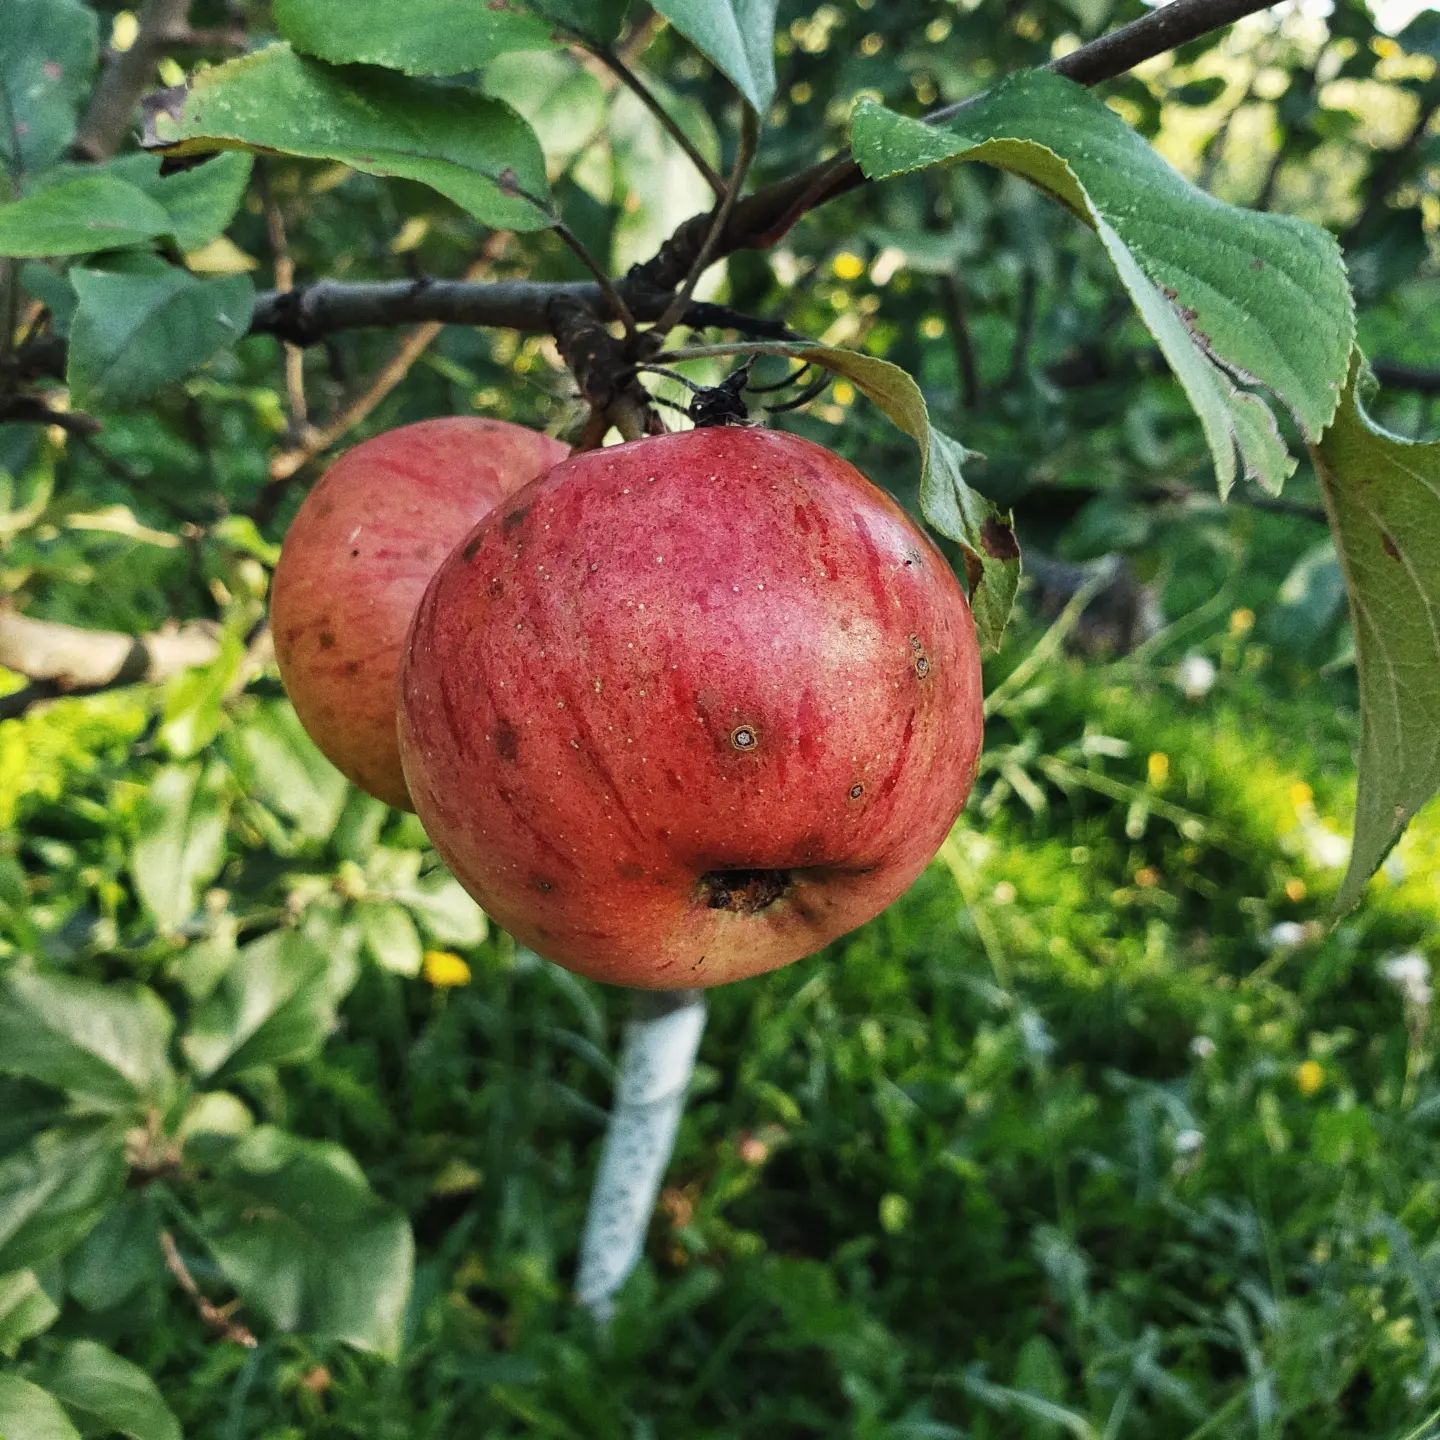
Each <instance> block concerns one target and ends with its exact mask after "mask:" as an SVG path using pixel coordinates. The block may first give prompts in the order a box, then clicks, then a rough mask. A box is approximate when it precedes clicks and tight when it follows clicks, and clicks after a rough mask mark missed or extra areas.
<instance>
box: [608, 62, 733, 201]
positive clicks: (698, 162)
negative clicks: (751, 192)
mask: <svg viewBox="0 0 1440 1440" xmlns="http://www.w3.org/2000/svg"><path fill="white" fill-rule="evenodd" d="M586 48H587V49H588V50H589V51H590V53H591V54H592V55H593V56H594V57H595V58H596V59H597V60H598V61H600V63H601V64H602V65H605V66H607V67H608V68H609V69H610V70H611V72H612V73H613V74H614V75H615V76H616V78H617V79H619V80H620V81H621V83H622V84H624V85H625V86H626V87H627V88H628V89H629V90H630V91H631V92H632V93H633V94H634V96H635V98H636V99H637V100H639V101H640V102H641V104H643V105H644V106H645V108H646V109H647V110H648V111H649V112H650V113H651V114H652V115H653V116H654V117H655V118H656V119H657V120H658V121H659V122H660V125H661V127H662V128H663V129H664V131H665V133H666V134H667V135H669V137H670V138H671V139H672V140H673V141H674V142H675V143H676V144H677V145H678V146H679V147H680V148H681V149H682V150H683V151H684V152H685V154H686V155H687V156H688V157H689V160H690V163H691V164H692V165H693V166H694V167H695V168H696V169H697V170H698V171H699V172H700V174H701V175H702V176H704V178H705V183H706V184H707V185H708V186H709V187H710V188H711V189H712V190H713V191H714V192H715V194H716V196H717V197H720V196H723V195H724V194H725V182H724V181H723V180H722V179H721V178H720V176H719V175H718V174H717V173H716V170H715V167H714V166H713V165H711V164H710V162H709V161H708V160H707V159H706V158H705V157H704V156H703V155H702V154H701V153H700V152H699V150H697V149H696V148H695V144H694V142H693V141H692V140H691V139H690V137H689V136H688V135H687V134H686V133H685V132H684V131H683V130H682V129H681V128H680V125H679V122H678V121H677V120H676V119H675V117H674V116H673V115H671V114H670V112H669V111H668V110H666V108H665V107H664V106H663V105H662V104H661V103H660V98H659V96H657V95H656V94H655V92H654V91H653V90H652V89H651V88H650V87H649V86H648V85H647V84H646V83H645V82H644V81H643V80H642V79H641V78H640V77H639V76H638V75H637V74H636V73H635V72H634V71H633V70H632V69H631V68H630V67H629V66H628V65H627V64H626V63H625V61H624V60H622V59H621V58H620V56H618V55H617V54H616V53H615V52H614V51H613V50H609V49H607V48H605V47H604V46H598V45H587V46H586Z"/></svg>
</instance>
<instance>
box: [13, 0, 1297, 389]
mask: <svg viewBox="0 0 1440 1440" xmlns="http://www.w3.org/2000/svg"><path fill="white" fill-rule="evenodd" d="M151 3H152V4H159V3H161V0H151ZM168 3H172V4H173V3H175V0H168ZM1270 3H1274V0H1170V3H1169V4H1168V5H1165V6H1163V7H1162V8H1161V9H1159V10H1155V11H1152V12H1151V13H1149V14H1147V15H1145V16H1144V17H1142V18H1141V19H1139V20H1136V21H1134V22H1132V23H1131V24H1129V25H1124V26H1122V27H1121V28H1120V29H1119V30H1115V31H1112V32H1111V33H1110V34H1108V35H1102V36H1101V37H1100V38H1099V39H1097V40H1092V41H1091V42H1090V43H1089V44H1086V45H1082V46H1081V47H1080V48H1079V49H1078V50H1074V51H1072V52H1071V53H1070V54H1069V55H1066V56H1063V57H1062V58H1061V59H1059V60H1057V61H1055V62H1054V63H1053V65H1052V66H1051V69H1053V70H1055V71H1056V72H1057V73H1058V74H1061V75H1065V76H1067V77H1068V78H1070V79H1072V80H1075V81H1076V82H1077V83H1079V84H1082V85H1094V84H1097V83H1099V82H1100V81H1102V80H1108V79H1113V78H1114V77H1115V76H1117V75H1121V74H1123V73H1124V72H1125V71H1126V70H1128V69H1130V68H1132V67H1133V66H1135V65H1138V64H1139V63H1140V62H1141V61H1142V60H1147V59H1150V58H1152V57H1153V56H1155V55H1160V54H1163V53H1164V52H1165V51H1166V50H1167V49H1170V48H1171V47H1173V46H1174V45H1177V44H1181V43H1184V42H1185V41H1188V40H1193V39H1196V38H1198V37H1199V36H1201V35H1204V34H1206V33H1207V32H1208V31H1210V30H1214V29H1217V28H1219V27H1220V26H1222V25H1227V24H1230V23H1231V22H1232V21H1234V20H1237V19H1239V18H1241V17H1242V16H1244V15H1248V14H1252V13H1254V12H1256V11H1259V10H1263V9H1266V8H1268V4H1270ZM136 43H137V45H138V44H139V41H138V40H137V42H136ZM132 48H133V47H132ZM128 53H130V52H127V54H128ZM965 103H968V102H965ZM962 108H963V103H962V105H951V106H946V107H945V108H943V109H940V110H936V111H934V112H932V113H931V114H930V115H928V116H927V117H926V119H928V120H930V121H932V122H936V123H938V122H940V121H943V120H946V119H948V118H950V117H951V116H953V115H955V114H957V113H958V112H959V111H960V110H961V109H962ZM864 179H865V177H864V175H863V173H862V172H861V170H860V167H859V166H858V165H857V164H856V163H855V161H854V160H853V158H851V156H850V155H849V154H848V153H846V152H842V153H841V154H839V155H837V156H832V157H831V158H829V159H826V160H822V161H819V162H818V163H816V164H814V165H811V166H809V167H808V168H807V169H805V170H802V171H800V172H798V173H797V174H795V175H791V176H789V177H788V178H786V179H783V180H778V181H775V182H773V183H772V184H769V185H764V186H762V187H761V188H760V189H758V190H756V191H753V192H752V193H751V194H749V195H747V196H746V197H745V198H744V199H743V200H739V201H737V202H736V204H735V205H734V207H733V209H732V210H731V212H730V215H729V218H728V220H727V221H726V222H725V225H724V228H723V230H722V231H721V233H720V234H719V236H718V237H716V240H715V242H714V245H713V249H712V253H711V255H710V259H711V261H712V262H713V261H717V260H721V259H723V258H724V257H725V256H727V255H730V254H733V253H734V252H735V251H737V250H743V249H763V248H765V247H766V246H768V245H770V244H773V243H774V242H775V240H777V239H778V238H779V237H780V236H781V235H783V234H784V233H785V232H786V231H787V230H788V229H789V228H790V227H791V226H792V225H793V224H794V223H795V222H796V221H797V220H798V219H800V217H801V216H802V215H805V214H807V213H808V212H809V211H810V210H813V209H815V208H817V207H818V206H820V205H823V204H825V203H826V202H827V201H829V200H833V199H835V198H836V197H838V196H840V195H843V194H846V193H847V192H849V191H850V190H853V189H855V188H856V187H857V186H859V185H861V184H862V183H864ZM711 222H712V214H711V213H710V212H706V213H705V214H702V215H695V216H692V217H691V218H690V219H689V220H687V221H685V222H684V223H683V224H682V225H680V226H679V227H678V228H677V229H676V231H675V233H674V234H673V235H672V236H671V237H670V239H669V240H667V241H666V242H665V244H664V245H662V246H661V247H660V250H659V251H658V252H657V253H656V255H655V256H654V257H653V258H652V259H650V260H648V261H646V262H645V263H644V264H642V265H638V266H636V267H634V268H633V269H632V270H631V271H630V273H629V274H628V275H627V276H626V277H625V278H624V280H623V281H621V283H620V285H619V290H620V293H621V294H622V295H623V296H624V299H625V302H626V304H627V305H628V306H629V308H630V311H631V313H632V314H633V315H634V317H635V318H636V320H643V321H653V320H656V319H658V318H659V317H660V316H661V315H663V314H664V313H665V310H666V307H667V306H668V305H669V303H670V300H671V297H672V296H673V295H674V293H675V292H676V290H678V289H679V287H680V286H681V285H683V284H684V283H685V279H686V276H687V275H688V274H689V273H690V270H691V268H692V267H693V266H694V264H695V261H696V259H697V257H698V256H699V255H700V253H701V251H702V249H703V248H704V246H705V243H706V239H707V237H708V235H709V233H710V230H711ZM557 303H559V304H561V305H562V306H565V307H567V308H569V307H573V306H574V305H581V306H584V307H585V308H587V309H589V310H590V311H592V312H593V313H595V314H601V313H604V298H603V296H602V293H601V290H600V287H599V286H598V285H597V284H595V283H594V282H591V281H559V282H556V281H538V280H500V281H493V282H490V283H487V284H467V283H465V282H462V281H456V280H432V279H419V280H391V281H380V282H375V283H342V282H339V281H333V280H323V281H319V282H317V283H316V284H314V285H309V286H306V287H305V288H303V289H300V290H293V291H289V292H287V293H283V294H282V293H276V292H271V293H268V294H262V295H261V296H260V297H259V299H258V300H257V302H256V305H255V311H254V315H253V318H252V320H251V324H250V333H251V334H267V335H277V336H279V337H280V338H281V339H283V340H289V341H291V342H292V343H294V344H297V345H309V344H313V343H314V342H316V341H318V340H320V339H322V338H323V337H325V336H326V335H328V334H330V333H332V332H333V331H336V330H348V329H357V328H362V327H365V326H395V325H408V324H415V323H419V322H423V321H433V322H437V323H439V324H442V325H443V324H455V325H484V326H493V327H496V328H501V329H510V330H519V331H524V332H529V333H546V332H549V331H550V330H551V317H552V306H554V305H556V304H557ZM703 310H704V307H701V306H698V305H692V306H691V307H690V310H689V311H687V314H686V316H685V319H686V321H687V322H689V321H690V319H691V316H692V315H695V314H697V312H702V311H703ZM695 323H697V324H702V325H703V324H708V323H714V322H713V321H711V320H704V319H697V320H696V322H695ZM739 328H744V327H739ZM751 333H761V332H759V331H758V330H752V331H751ZM16 361H17V364H18V370H19V373H20V375H21V376H27V375H28V376H36V375H58V374H62V373H63V368H64V345H63V342H61V341H59V340H58V339H57V337H54V336H48V335H47V336H41V337H39V338H38V339H36V340H34V341H32V342H30V343H28V344H26V345H23V346H22V347H21V349H20V352H19V354H18V355H17V356H16Z"/></svg>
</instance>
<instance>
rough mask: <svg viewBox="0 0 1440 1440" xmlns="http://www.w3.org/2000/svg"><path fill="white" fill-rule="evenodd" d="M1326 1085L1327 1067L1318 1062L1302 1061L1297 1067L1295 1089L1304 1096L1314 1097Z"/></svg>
mask: <svg viewBox="0 0 1440 1440" xmlns="http://www.w3.org/2000/svg"><path fill="white" fill-rule="evenodd" d="M1324 1083H1325V1067H1324V1066H1323V1065H1322V1064H1321V1063H1320V1062H1319V1061H1318V1060H1302V1061H1301V1062H1300V1064H1299V1065H1297V1066H1296V1067H1295V1088H1296V1089H1297V1090H1299V1092H1300V1093H1301V1094H1302V1095H1314V1094H1315V1093H1316V1091H1318V1090H1319V1089H1320V1087H1321V1086H1322V1085H1324Z"/></svg>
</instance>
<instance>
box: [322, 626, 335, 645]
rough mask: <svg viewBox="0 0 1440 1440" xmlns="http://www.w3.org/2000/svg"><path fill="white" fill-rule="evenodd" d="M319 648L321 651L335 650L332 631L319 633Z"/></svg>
mask: <svg viewBox="0 0 1440 1440" xmlns="http://www.w3.org/2000/svg"><path fill="white" fill-rule="evenodd" d="M320 648H321V649H322V650H333V649H334V648H335V633H334V631H332V630H322V631H321V632H320Z"/></svg>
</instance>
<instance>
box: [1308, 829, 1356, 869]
mask: <svg viewBox="0 0 1440 1440" xmlns="http://www.w3.org/2000/svg"><path fill="white" fill-rule="evenodd" d="M1305 848H1306V849H1307V850H1308V851H1309V852H1310V858H1311V859H1312V860H1313V861H1314V862H1315V863H1316V864H1317V865H1323V866H1324V867H1325V868H1326V869H1327V870H1338V869H1339V868H1340V867H1341V866H1342V865H1344V864H1345V862H1346V861H1347V860H1349V858H1350V842H1349V841H1348V840H1347V839H1346V838H1345V837H1344V836H1343V835H1341V834H1340V833H1339V832H1338V831H1335V830H1331V829H1330V828H1329V827H1328V826H1325V825H1317V826H1315V827H1314V829H1312V830H1311V831H1310V833H1309V835H1307V836H1306V837H1305Z"/></svg>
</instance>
